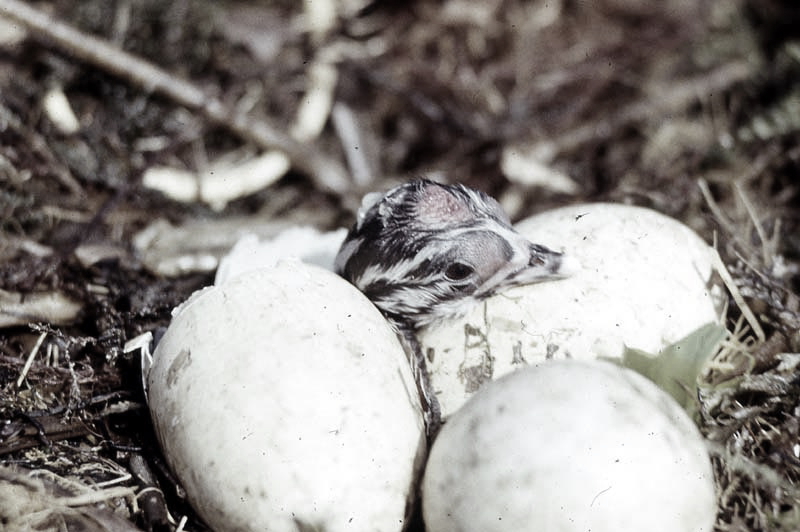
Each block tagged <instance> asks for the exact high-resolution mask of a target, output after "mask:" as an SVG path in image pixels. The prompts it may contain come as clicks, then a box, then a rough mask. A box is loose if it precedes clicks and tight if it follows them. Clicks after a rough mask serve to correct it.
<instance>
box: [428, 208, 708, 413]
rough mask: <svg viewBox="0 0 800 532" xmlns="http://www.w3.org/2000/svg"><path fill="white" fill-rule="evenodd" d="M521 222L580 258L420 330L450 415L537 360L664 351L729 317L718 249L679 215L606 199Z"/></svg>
mask: <svg viewBox="0 0 800 532" xmlns="http://www.w3.org/2000/svg"><path fill="white" fill-rule="evenodd" d="M516 229H517V230H518V231H519V232H520V233H521V234H523V235H524V236H525V237H526V238H528V239H529V240H531V241H532V242H535V243H537V244H542V245H545V246H547V247H549V248H551V249H555V250H559V251H563V252H564V253H565V254H566V255H567V256H569V258H570V259H572V260H574V261H577V262H578V263H580V267H579V268H578V269H577V271H574V272H573V273H572V274H571V275H570V276H569V277H567V278H565V279H561V280H557V281H548V282H543V283H539V284H533V285H527V286H521V287H517V288H512V289H509V290H506V291H504V292H502V293H500V294H498V295H496V296H494V297H492V298H490V299H488V300H486V301H484V302H481V303H480V304H478V305H476V306H475V307H473V309H472V311H471V312H469V313H468V314H467V315H465V316H464V317H462V318H459V319H455V320H450V321H447V322H443V323H441V324H437V325H434V326H431V327H428V328H426V329H424V330H422V331H421V332H420V335H419V337H420V342H421V344H422V345H423V352H426V353H428V355H429V359H430V360H429V362H428V369H429V371H430V372H431V380H432V382H433V387H434V389H435V390H436V392H437V396H438V398H439V401H440V403H441V406H442V412H443V414H444V415H448V414H450V413H452V412H454V411H455V410H456V409H457V408H458V407H459V406H460V405H461V404H463V403H464V401H465V400H466V399H467V398H469V396H470V395H471V394H472V393H474V392H475V391H476V390H478V389H479V388H480V387H481V385H483V383H485V382H488V381H490V380H492V379H495V378H497V377H499V376H501V375H504V374H506V373H509V372H511V371H514V370H515V369H519V368H521V367H524V366H525V365H527V364H534V363H537V362H540V361H542V360H546V359H552V358H556V359H558V358H583V359H594V358H599V357H603V358H608V359H620V358H621V357H622V354H623V352H624V350H625V347H626V346H627V347H631V348H636V349H640V350H642V351H646V352H649V353H658V352H659V351H660V350H661V349H663V348H664V347H666V346H668V345H670V344H672V343H674V342H676V341H678V340H680V339H682V338H683V337H685V336H686V335H688V334H689V333H691V332H692V331H694V330H695V329H697V328H699V327H701V326H702V325H705V324H707V323H711V322H713V323H718V322H719V320H720V318H719V310H718V309H719V307H720V306H721V305H720V296H719V293H720V292H719V289H718V288H717V287H712V286H710V282H709V279H710V278H711V275H712V271H713V267H712V259H711V250H710V248H709V246H708V245H707V244H706V243H705V242H704V241H703V240H702V239H701V238H700V237H699V236H697V234H696V233H694V232H693V231H692V230H691V229H689V228H688V227H686V226H685V225H683V224H682V223H680V222H678V221H677V220H674V219H672V218H669V217H668V216H665V215H663V214H660V213H658V212H655V211H653V210H650V209H645V208H641V207H632V206H627V205H616V204H607V203H598V204H584V205H574V206H569V207H563V208H560V209H555V210H552V211H547V212H544V213H541V214H538V215H536V216H533V217H531V218H528V219H526V220H524V221H522V222H520V223H519V224H517V226H516Z"/></svg>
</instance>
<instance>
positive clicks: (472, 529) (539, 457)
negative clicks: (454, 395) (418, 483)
mask: <svg viewBox="0 0 800 532" xmlns="http://www.w3.org/2000/svg"><path fill="white" fill-rule="evenodd" d="M713 480H714V479H713V473H712V470H711V463H710V461H709V457H708V452H707V450H706V447H705V445H704V442H703V439H702V437H701V436H700V434H699V432H698V430H697V428H696V427H695V426H694V424H693V423H692V421H691V420H690V419H689V417H688V416H687V415H686V414H685V412H684V411H683V410H682V409H681V408H680V406H678V404H677V403H676V402H675V401H674V400H673V399H672V398H671V397H670V396H668V395H667V394H666V393H665V392H663V391H661V390H660V389H659V388H658V387H657V386H655V385H654V384H653V383H651V382H650V381H649V380H647V379H645V378H644V377H642V376H641V375H639V374H637V373H635V372H633V371H631V370H627V369H624V368H620V367H618V366H616V365H614V364H611V363H609V362H600V361H578V360H555V361H550V362H547V363H543V364H541V365H540V366H538V367H528V368H525V369H522V370H520V371H517V372H514V373H512V374H509V375H506V376H504V377H502V378H500V379H498V380H497V381H494V382H491V383H489V384H487V385H486V386H485V387H484V388H482V389H481V390H480V391H479V392H478V393H476V394H475V395H474V396H473V397H472V398H470V400H469V401H468V402H467V403H466V404H465V405H464V406H463V407H462V408H461V409H460V410H458V411H457V412H456V413H455V414H453V415H452V416H451V417H450V419H449V420H448V421H447V422H446V423H445V424H444V426H443V428H442V429H441V431H440V432H439V436H438V438H437V439H436V441H435V442H434V444H433V448H432V449H431V454H430V457H429V459H428V464H427V467H426V470H425V477H424V479H423V484H422V497H423V515H424V519H425V524H426V529H427V530H431V531H436V532H540V531H547V532H586V531H588V530H591V531H592V532H641V531H642V530H647V531H649V532H711V530H712V529H713V524H714V519H715V516H716V499H715V492H714V481H713Z"/></svg>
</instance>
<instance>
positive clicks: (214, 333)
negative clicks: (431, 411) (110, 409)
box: [148, 261, 425, 532]
mask: <svg viewBox="0 0 800 532" xmlns="http://www.w3.org/2000/svg"><path fill="white" fill-rule="evenodd" d="M148 388H149V401H148V402H149V407H150V411H151V414H152V418H153V421H154V425H155V428H156V432H157V435H158V439H159V442H160V444H161V447H162V449H163V451H164V455H165V457H166V459H167V461H168V462H169V465H170V467H171V468H172V470H173V471H174V473H175V474H176V476H177V477H178V479H179V480H180V482H181V484H182V485H183V487H184V489H185V490H186V493H187V496H188V498H189V501H190V502H191V503H192V505H193V506H194V508H195V509H196V510H197V512H198V513H199V514H200V515H201V516H202V517H203V519H205V520H206V522H207V523H208V524H209V525H210V526H211V527H212V528H213V529H214V530H217V531H263V530H270V531H286V532H297V531H298V530H325V531H327V532H337V531H351V530H371V531H387V532H389V531H400V530H402V529H403V528H404V527H405V526H406V523H407V517H408V516H407V513H408V511H409V508H410V506H411V504H410V503H409V501H410V500H411V498H412V497H414V494H413V493H412V491H413V486H414V485H415V478H416V475H417V473H418V471H419V468H420V467H421V465H422V462H423V460H424V455H425V434H424V426H423V418H422V414H421V408H420V405H419V400H418V396H417V392H416V386H415V383H414V379H413V378H412V376H411V372H410V370H409V366H408V363H407V360H406V357H405V354H404V352H403V349H402V348H401V346H400V344H399V342H398V340H397V337H396V335H395V333H394V332H393V331H392V330H391V328H390V327H389V326H388V324H387V323H386V321H385V320H384V319H383V317H382V316H381V314H380V313H379V312H378V311H377V309H376V308H375V307H374V306H373V305H372V304H371V303H370V302H369V301H368V300H367V299H366V298H365V297H364V296H363V295H362V294H361V293H360V292H359V291H358V290H356V289H355V288H353V287H352V286H351V285H350V284H348V283H347V282H346V281H344V280H343V279H341V278H339V277H338V276H336V275H334V274H333V273H331V272H328V271H325V270H322V269H320V268H317V267H313V266H309V265H306V264H303V263H300V262H298V261H283V262H281V263H279V264H278V265H277V266H276V267H274V268H269V269H263V270H256V271H252V272H249V273H245V274H242V275H240V276H237V277H235V278H232V279H230V280H229V281H227V282H226V283H224V284H222V285H220V286H215V287H211V288H207V289H205V290H203V291H201V292H199V293H196V294H195V295H194V296H192V297H191V298H190V299H189V300H188V301H187V302H186V303H185V304H183V305H182V306H181V307H180V308H179V309H178V310H177V312H176V314H175V316H174V318H173V320H172V323H171V325H170V326H169V329H168V330H167V332H166V334H165V335H164V337H163V339H162V340H161V341H160V343H159V344H158V346H157V348H156V350H155V352H154V362H153V366H152V368H151V370H150V373H149V377H148Z"/></svg>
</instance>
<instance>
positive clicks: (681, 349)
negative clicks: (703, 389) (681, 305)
mask: <svg viewBox="0 0 800 532" xmlns="http://www.w3.org/2000/svg"><path fill="white" fill-rule="evenodd" d="M727 334H728V332H727V331H726V330H725V328H724V327H722V326H720V325H717V324H716V323H707V324H706V325H703V326H702V327H700V328H699V329H696V330H695V331H693V332H691V333H690V334H689V335H688V336H686V337H685V338H682V339H680V340H678V341H677V342H675V343H674V344H672V345H670V346H667V347H665V348H664V349H663V350H662V351H661V353H660V354H651V353H647V352H646V351H641V350H639V349H632V348H629V347H628V348H625V352H624V353H623V355H622V361H621V365H622V366H624V367H626V368H630V369H632V370H634V371H636V372H637V373H640V374H642V375H644V376H645V377H647V378H648V379H650V380H651V381H653V382H654V383H655V384H656V385H658V387H659V388H661V389H662V390H664V391H665V392H667V393H668V394H670V395H671V396H672V397H673V398H675V400H676V401H678V403H680V405H681V406H683V408H684V409H686V410H687V411H688V412H689V413H693V412H694V411H695V410H696V408H697V395H696V391H697V379H698V377H699V376H700V373H701V372H702V371H703V368H704V367H705V365H706V363H707V362H708V361H709V360H710V359H711V357H712V356H714V353H716V352H717V346H718V345H719V342H721V341H722V340H723V339H724V338H725V337H726V336H727Z"/></svg>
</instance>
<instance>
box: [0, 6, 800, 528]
mask: <svg viewBox="0 0 800 532" xmlns="http://www.w3.org/2000/svg"><path fill="white" fill-rule="evenodd" d="M31 8H33V10H31ZM0 15H4V16H5V17H6V19H5V20H4V23H3V24H2V27H0V327H2V329H0V463H1V464H2V465H4V466H8V467H3V468H0V529H8V530H14V529H18V528H21V527H22V524H25V526H28V527H29V528H27V529H30V530H114V531H117V530H140V529H141V530H158V531H162V530H175V529H176V528H181V527H182V528H183V529H185V530H204V529H205V527H204V525H203V524H202V522H200V520H199V519H198V518H197V517H196V515H195V514H194V513H193V512H192V510H191V508H190V507H189V506H188V504H187V503H186V502H185V500H184V499H183V498H182V491H181V488H180V486H179V485H177V483H176V482H175V480H174V479H173V478H172V477H171V475H170V473H169V471H168V469H167V467H166V466H165V464H164V463H163V459H162V457H161V454H160V451H159V449H158V445H157V443H156V442H155V439H154V437H153V434H152V427H151V424H150V420H149V415H148V411H147V408H146V406H145V403H144V398H143V395H142V385H141V376H140V369H139V359H138V358H137V357H135V356H133V355H131V354H126V353H124V352H123V346H124V345H125V342H126V341H128V340H130V339H132V338H134V337H136V336H137V335H139V334H141V333H144V332H147V331H158V330H159V329H160V328H163V327H165V326H166V325H167V324H168V323H169V318H170V311H171V309H172V308H173V307H175V306H176V305H177V304H179V303H180V302H181V301H183V300H184V299H185V298H186V297H187V296H188V295H189V294H191V293H192V292H193V291H194V290H196V289H198V288H200V287H202V286H205V285H207V284H210V283H211V282H212V280H213V274H214V269H215V268H216V260H217V258H218V257H219V256H220V255H221V254H222V253H224V252H225V251H226V250H227V249H228V248H229V247H230V246H231V245H232V244H233V242H235V240H236V238H237V237H238V235H239V234H241V233H242V232H243V231H245V230H251V231H254V232H256V233H258V234H260V235H262V236H270V235H274V234H276V233H277V232H279V231H280V230H281V229H282V228H285V227H287V226H290V225H292V224H300V223H304V224H310V225H313V226H315V227H317V228H319V229H321V230H329V229H335V228H338V227H342V226H348V225H349V224H351V223H352V222H353V220H354V214H355V210H356V208H357V206H358V204H359V202H360V198H361V196H362V195H363V194H364V193H365V192H368V191H374V190H384V189H386V188H388V187H389V186H391V185H393V184H396V183H399V182H401V181H403V180H406V179H409V178H411V177H414V176H421V175H424V176H429V177H432V178H434V179H437V180H441V181H446V182H462V183H465V184H467V185H469V186H472V187H475V188H478V189H481V190H484V191H486V192H488V193H490V194H491V195H492V196H494V197H496V198H498V200H499V201H500V202H501V204H502V205H503V206H504V207H505V208H506V210H507V211H508V212H509V214H510V215H511V218H512V219H513V220H519V219H521V218H524V217H526V216H527V215H530V214H532V213H535V212H538V211H541V210H544V209H547V208H550V207H554V206H560V205H566V204H572V203H578V202H586V201H612V202H620V203H627V204H634V205H640V206H645V207H650V208H652V209H655V210H657V211H660V212H662V213H665V214H667V215H669V216H672V217H674V218H676V219H678V220H680V221H682V222H684V223H686V224H687V225H689V226H690V227H691V228H693V229H694V230H695V231H697V232H698V234H700V235H701V236H702V237H703V238H704V239H705V240H706V241H708V242H709V243H714V244H715V246H716V248H717V250H718V251H719V254H720V256H721V257H722V261H723V263H724V265H725V267H726V271H727V273H728V274H729V275H730V279H729V280H728V288H729V290H730V304H729V308H728V316H727V320H726V326H727V328H728V329H729V331H730V332H731V337H730V339H729V340H728V341H727V342H726V343H725V345H724V346H723V348H722V349H721V350H720V353H719V355H718V356H717V358H716V359H715V363H714V364H713V365H712V367H710V368H709V370H708V371H707V372H706V374H705V375H704V379H703V382H702V383H701V393H700V394H699V395H700V401H701V413H700V415H699V417H698V424H699V426H700V427H701V430H702V432H703V434H704V435H705V436H706V437H707V439H708V440H709V442H710V445H711V448H712V454H713V461H714V467H715V474H716V481H717V487H718V499H719V514H718V518H717V523H716V528H715V530H718V531H756V530H797V529H800V488H798V482H800V421H799V420H800V378H799V377H798V376H799V375H800V373H798V369H797V366H798V364H800V361H799V360H798V358H800V355H798V354H797V353H798V352H800V300H799V299H798V293H800V201H799V200H800V179H799V177H800V143H798V139H800V9H798V8H796V7H794V3H793V2H791V1H789V0H750V1H747V0H735V1H730V2H712V1H698V2H692V1H689V0H685V1H681V0H675V1H670V2H660V3H659V2H643V1H637V0H599V1H595V2H575V1H572V0H548V1H544V0H534V1H530V2H528V1H523V0H489V1H487V2H469V1H466V0H448V1H446V2H436V1H417V2H410V3H404V2H389V1H387V2H379V1H378V2H368V1H364V0H339V1H334V0H330V1H329V2H306V3H296V2H282V1H275V2H246V1H243V0H242V1H238V0H227V1H223V2H211V1H201V0H176V1H174V2H159V1H155V0H137V1H130V0H117V1H113V2H109V1H105V0H82V1H79V2H70V1H68V0H52V1H42V2H30V3H20V2H16V1H14V0H0ZM62 24H63V25H66V26H67V28H68V29H70V28H71V29H72V30H74V31H71V32H69V31H67V32H64V31H60V30H61V29H62V26H61V25H62ZM94 38H99V39H100V40H101V41H99V42H98V41H94V40H92V39H94ZM353 147H356V148H353ZM273 149H276V150H278V152H280V153H277V154H276V153H275V152H274V151H271V150H273ZM269 153H272V155H271V157H272V158H270V159H267V158H263V159H259V160H260V161H261V163H263V166H258V167H257V169H256V170H255V171H252V172H250V173H249V174H247V175H248V176H249V177H248V180H245V179H244V177H242V176H244V175H245V173H246V172H245V169H244V167H243V166H242V165H243V164H244V163H243V161H247V160H252V158H253V157H255V156H256V155H265V154H269ZM227 171H232V172H233V175H235V176H237V177H236V181H237V183H238V181H239V180H241V181H242V182H241V183H238V184H237V187H238V188H237V187H228V186H224V187H219V186H216V188H215V185H214V183H213V178H214V176H215V175H219V174H222V173H224V172H227ZM159 172H160V173H159ZM250 174H252V175H250ZM224 175H225V176H229V175H231V174H224ZM251 177H252V180H250V178H251ZM204 180H205V181H204ZM245 181H246V182H245ZM200 182H203V183H208V184H207V186H198V183H200ZM231 188H236V190H233V191H232V190H231ZM156 486H157V487H158V488H159V489H157V490H154V489H149V488H152V487H156ZM184 516H186V520H185V521H181V519H182V518H183V517H184ZM412 528H413V529H414V530H421V525H419V523H415V524H414V525H412Z"/></svg>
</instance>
